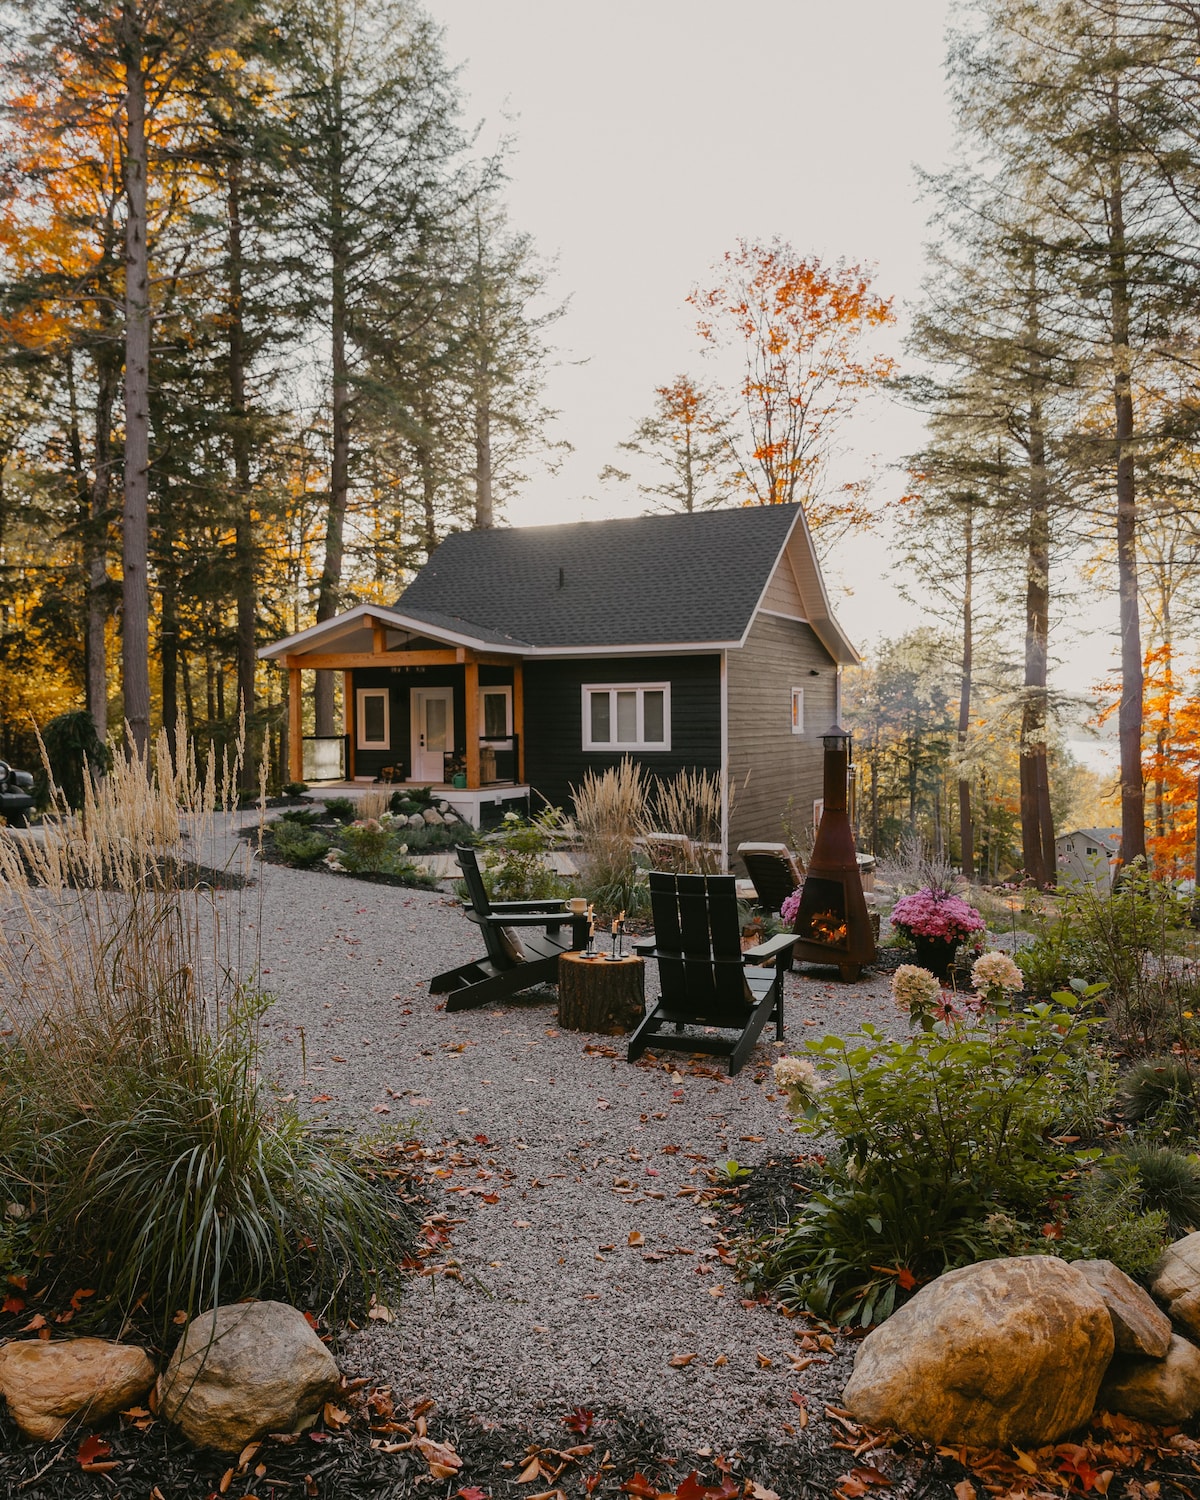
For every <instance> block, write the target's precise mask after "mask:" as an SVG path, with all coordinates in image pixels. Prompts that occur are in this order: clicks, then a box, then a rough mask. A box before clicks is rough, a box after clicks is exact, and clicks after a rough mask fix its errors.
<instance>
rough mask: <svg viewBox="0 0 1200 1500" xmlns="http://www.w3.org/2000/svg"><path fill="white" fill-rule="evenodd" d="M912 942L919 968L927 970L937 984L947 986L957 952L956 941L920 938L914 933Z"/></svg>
mask: <svg viewBox="0 0 1200 1500" xmlns="http://www.w3.org/2000/svg"><path fill="white" fill-rule="evenodd" d="M912 941H913V947H914V948H915V949H916V950H917V962H918V963H919V964H920V965H921V967H922V968H923V969H928V970H929V972H930V973H931V974H932V975H933V977H934V978H935V979H936V980H937V981H938V983H939V984H949V982H950V971H951V969H952V968H953V967H954V955H955V954H956V953H957V952H958V939H957V938H942V937H922V936H921V935H920V934H919V933H916V932H914V933H913V939H912Z"/></svg>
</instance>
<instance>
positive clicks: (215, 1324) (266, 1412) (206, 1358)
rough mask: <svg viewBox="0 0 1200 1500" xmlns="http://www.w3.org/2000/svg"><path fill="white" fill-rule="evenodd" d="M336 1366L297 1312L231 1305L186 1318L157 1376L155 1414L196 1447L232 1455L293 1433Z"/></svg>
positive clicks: (315, 1408)
mask: <svg viewBox="0 0 1200 1500" xmlns="http://www.w3.org/2000/svg"><path fill="white" fill-rule="evenodd" d="M337 1386H338V1368H337V1365H336V1364H335V1363H334V1360H333V1356H332V1355H331V1354H330V1353H329V1350H328V1349H326V1347H325V1345H324V1344H323V1343H322V1342H321V1340H320V1339H319V1338H318V1337H317V1336H316V1334H315V1333H314V1332H313V1331H312V1329H311V1327H310V1326H309V1324H308V1322H307V1320H306V1319H305V1317H304V1314H303V1313H301V1312H297V1310H296V1309H295V1308H294V1307H289V1306H288V1305H287V1304H286V1303H285V1302H239V1303H236V1304H234V1305H233V1306H230V1307H218V1308H215V1309H214V1310H213V1311H212V1312H209V1313H204V1314H203V1315H202V1316H200V1317H198V1318H193V1319H192V1321H191V1322H190V1323H189V1324H188V1326H187V1330H186V1331H185V1333H184V1335H183V1337H182V1338H181V1339H180V1341H179V1343H178V1345H177V1346H176V1349H175V1353H174V1354H173V1355H172V1356H171V1361H170V1363H169V1364H168V1365H167V1368H166V1370H165V1371H164V1372H163V1374H162V1375H161V1376H160V1377H159V1381H158V1400H159V1410H160V1411H161V1412H162V1414H163V1416H165V1417H166V1418H167V1419H168V1421H171V1422H175V1423H176V1424H177V1425H178V1426H179V1427H180V1428H181V1429H182V1430H183V1433H184V1436H185V1437H187V1438H188V1440H189V1441H190V1442H193V1443H195V1444H196V1446H197V1447H198V1448H218V1449H220V1450H221V1451H222V1452H225V1453H233V1452H237V1451H240V1450H241V1449H242V1448H244V1447H245V1445H246V1444H247V1443H250V1442H253V1441H254V1439H255V1438H260V1437H263V1436H264V1435H265V1434H266V1433H268V1432H299V1431H302V1430H303V1429H304V1428H305V1427H307V1426H309V1425H311V1423H312V1422H313V1420H314V1419H315V1418H316V1416H317V1415H318V1414H319V1413H320V1410H321V1407H322V1405H323V1404H324V1403H325V1402H326V1401H327V1400H328V1399H329V1398H330V1397H331V1396H332V1395H333V1394H334V1393H335V1391H336V1390H337Z"/></svg>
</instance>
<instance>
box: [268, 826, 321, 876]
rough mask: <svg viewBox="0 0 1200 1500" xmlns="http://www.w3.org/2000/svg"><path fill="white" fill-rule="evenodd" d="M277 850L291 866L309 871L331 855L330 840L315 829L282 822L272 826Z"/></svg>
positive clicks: (272, 835) (272, 834)
mask: <svg viewBox="0 0 1200 1500" xmlns="http://www.w3.org/2000/svg"><path fill="white" fill-rule="evenodd" d="M271 837H272V838H273V839H274V841H275V848H276V849H277V850H278V852H279V853H280V854H281V855H282V856H283V858H284V859H285V860H286V861H287V863H288V864H289V865H294V866H295V867H296V868H297V869H298V870H308V869H311V867H312V866H313V865H315V864H318V863H319V862H320V861H321V860H323V859H324V858H325V856H326V854H328V853H329V840H328V839H327V838H326V837H325V835H324V834H323V833H318V832H317V830H316V829H315V828H304V827H298V826H297V825H296V824H295V823H285V822H283V821H282V820H280V821H279V822H277V823H272V824H271Z"/></svg>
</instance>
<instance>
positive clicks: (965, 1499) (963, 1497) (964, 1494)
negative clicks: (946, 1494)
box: [954, 1479, 977, 1500]
mask: <svg viewBox="0 0 1200 1500" xmlns="http://www.w3.org/2000/svg"><path fill="white" fill-rule="evenodd" d="M954 1500H977V1496H976V1493H975V1486H974V1485H973V1484H972V1483H971V1481H970V1480H969V1479H960V1480H959V1481H958V1483H957V1484H956V1485H955V1486H954Z"/></svg>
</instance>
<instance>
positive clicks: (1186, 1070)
mask: <svg viewBox="0 0 1200 1500" xmlns="http://www.w3.org/2000/svg"><path fill="white" fill-rule="evenodd" d="M1198 1093H1200V1079H1197V1078H1195V1077H1194V1076H1193V1072H1192V1068H1191V1067H1190V1066H1189V1064H1188V1062H1187V1059H1186V1058H1183V1057H1176V1056H1173V1055H1170V1054H1168V1055H1167V1056H1164V1057H1148V1058H1145V1059H1143V1061H1141V1062H1139V1063H1135V1064H1134V1065H1133V1067H1132V1068H1130V1070H1129V1071H1128V1073H1126V1074H1125V1076H1124V1077H1123V1078H1122V1079H1121V1085H1120V1089H1119V1092H1118V1100H1119V1103H1120V1107H1121V1114H1122V1115H1123V1116H1124V1118H1125V1119H1126V1120H1132V1121H1134V1122H1136V1123H1137V1124H1140V1125H1143V1126H1145V1127H1147V1128H1149V1129H1151V1130H1153V1131H1154V1132H1155V1133H1156V1134H1158V1135H1164V1136H1165V1135H1177V1134H1188V1135H1195V1133H1196V1129H1197V1125H1198V1124H1200V1111H1198V1110H1197V1095H1198Z"/></svg>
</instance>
